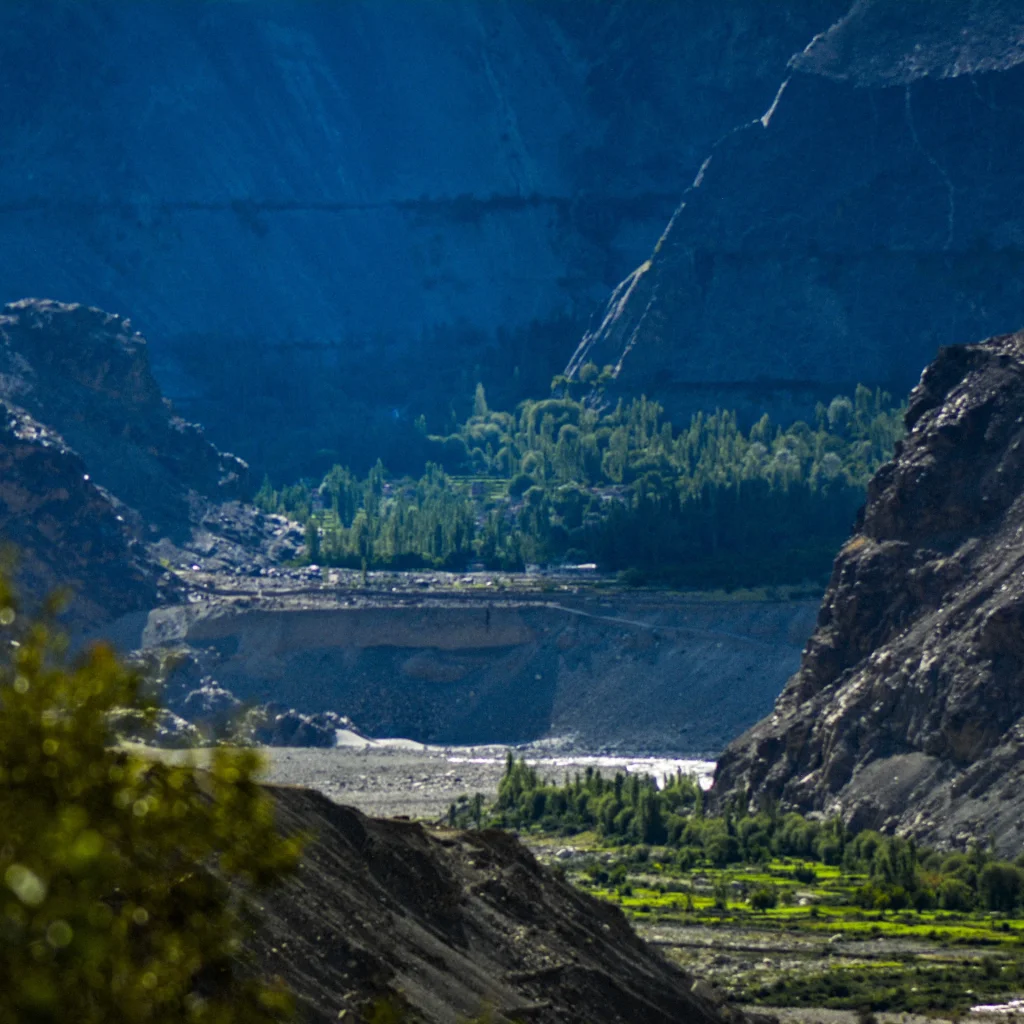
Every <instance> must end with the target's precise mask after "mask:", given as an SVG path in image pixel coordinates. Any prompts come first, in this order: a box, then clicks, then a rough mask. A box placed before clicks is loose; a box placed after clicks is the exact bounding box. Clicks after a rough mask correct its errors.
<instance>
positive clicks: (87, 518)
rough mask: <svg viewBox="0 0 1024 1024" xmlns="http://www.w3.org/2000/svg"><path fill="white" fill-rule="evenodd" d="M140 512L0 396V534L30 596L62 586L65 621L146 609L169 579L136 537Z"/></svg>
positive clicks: (87, 621) (86, 621)
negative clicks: (68, 600)
mask: <svg viewBox="0 0 1024 1024" xmlns="http://www.w3.org/2000/svg"><path fill="white" fill-rule="evenodd" d="M138 527H139V524H138V517H137V516H136V515H135V514H134V513H133V512H132V511H131V510H130V509H129V508H127V507H126V506H125V505H123V504H122V503H121V502H119V501H118V500H117V499H116V498H115V497H114V496H113V495H112V494H110V493H109V491H106V490H104V489H103V488H102V487H99V486H97V484H96V483H95V481H94V480H93V479H92V478H91V475H90V474H89V473H88V472H87V470H86V466H85V464H84V463H83V462H82V460H81V458H79V456H78V455H77V454H76V453H75V452H74V451H72V449H71V448H69V447H68V445H67V444H66V443H65V441H64V439H63V438H62V437H61V436H60V435H59V434H58V433H56V432H55V431H53V430H51V429H49V428H48V427H46V426H44V425H43V424H41V423H39V422H38V421H36V420H35V419H33V418H32V417H31V416H30V415H29V414H28V413H26V412H25V411H24V410H23V409H19V408H17V407H16V406H13V405H8V404H5V403H4V402H0V538H2V539H3V543H4V544H5V545H11V546H13V547H14V549H15V551H16V555H15V557H16V563H15V572H16V576H17V579H18V581H19V584H20V586H21V589H22V592H23V593H24V594H25V596H26V597H27V598H29V600H30V601H31V599H33V598H39V597H42V596H43V595H45V594H49V593H51V592H53V591H54V590H56V589H60V588H66V589H67V590H69V591H70V592H71V594H72V595H73V597H74V602H73V604H72V605H71V606H70V608H69V610H68V613H67V614H68V624H69V625H70V626H71V627H72V628H78V627H81V628H85V627H88V626H90V625H94V624H96V623H98V622H102V621H105V620H107V619H111V618H114V617H116V616H119V615H124V614H126V613H128V612H134V611H140V610H143V609H146V608H150V607H152V606H153V605H155V604H157V603H158V602H159V601H160V600H161V596H162V594H166V593H174V591H175V589H176V588H175V583H174V581H173V580H172V579H170V578H169V577H167V575H166V574H165V573H163V572H162V570H160V568H159V566H154V565H153V564H152V562H151V561H150V559H149V558H148V556H147V554H146V551H145V548H144V546H143V545H142V543H141V542H140V540H139V536H138V533H139V529H138Z"/></svg>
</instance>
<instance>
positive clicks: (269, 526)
mask: <svg viewBox="0 0 1024 1024" xmlns="http://www.w3.org/2000/svg"><path fill="white" fill-rule="evenodd" d="M0 467H2V469H3V472H2V473H0V541H2V543H3V545H12V546H13V547H14V548H15V549H16V558H17V576H18V579H19V582H20V586H21V588H22V590H23V593H24V596H25V597H26V598H27V599H28V600H29V602H30V603H31V602H32V601H35V600H37V599H39V598H41V597H42V596H43V595H45V594H46V593H48V592H50V591H51V590H53V589H54V588H57V587H67V588H70V590H71V591H72V592H73V594H74V595H75V599H74V601H73V602H72V604H71V607H70V609H69V611H68V618H67V620H66V621H67V624H68V625H69V626H70V627H71V628H72V629H73V630H75V631H78V630H79V629H80V628H87V627H96V626H99V625H100V624H102V623H105V622H110V621H111V620H113V619H115V618H118V617H120V616H123V615H125V614H128V613H130V612H146V611H148V610H150V609H151V608H153V607H154V606H155V605H157V604H161V603H164V602H165V601H167V600H168V599H170V598H171V597H172V595H175V594H177V595H179V597H180V594H181V591H182V586H181V584H180V581H178V580H176V579H174V578H173V577H172V576H171V574H169V573H166V572H165V570H164V569H163V568H162V567H161V564H160V563H161V561H163V562H164V564H167V563H168V560H170V561H175V560H177V561H179V562H180V561H181V560H182V559H183V558H190V557H192V551H191V550H189V548H194V549H196V550H201V551H202V552H203V554H204V555H207V556H211V557H212V558H213V561H214V564H221V565H222V564H225V563H227V564H238V563H239V561H245V562H247V563H249V564H251V563H253V562H256V563H262V562H263V561H264V556H265V555H268V554H269V555H271V556H272V555H273V553H274V552H275V551H277V552H278V553H279V555H280V557H282V558H289V557H294V555H295V553H296V552H297V550H298V543H299V540H301V531H298V530H297V528H296V527H294V526H292V527H291V528H290V529H288V528H286V527H285V526H284V524H283V521H280V520H279V519H278V517H274V516H264V515H263V514H262V513H260V512H257V511H256V510H255V509H251V508H248V507H246V506H245V505H244V504H242V503H240V502H239V501H238V500H237V499H238V498H239V497H242V496H244V495H245V494H246V493H247V492H248V489H249V483H248V475H249V474H248V466H247V465H246V464H245V463H244V462H243V461H242V460H241V459H237V458H235V456H233V455H227V454H224V453H222V452H220V451H218V450H217V449H216V448H215V447H214V446H213V445H212V444H210V442H209V441H207V440H206V438H205V436H204V435H203V432H202V430H201V429H200V428H199V427H198V426H196V425H195V424H192V423H186V422H185V421H184V420H183V419H181V418H180V417H178V416H176V415H175V414H174V411H173V409H172V408H171V406H170V404H169V403H168V402H167V401H166V400H165V399H164V398H163V397H162V395H161V394H160V389H159V387H158V386H157V383H156V380H155V379H154V377H153V375H152V373H151V372H150V368H149V362H148V358H147V347H146V341H145V339H144V338H143V337H142V336H141V335H139V334H138V333H136V332H135V331H133V330H132V328H131V324H130V322H129V321H127V320H125V319H123V318H121V317H119V316H115V315H112V314H108V313H104V312H102V311H101V310H98V309H91V308H88V307H85V306H76V305H65V304H62V303H58V302H52V301H48V300H32V299H26V300H22V301H20V302H16V303H12V304H10V305H7V306H2V307H0ZM229 499H233V500H229ZM295 533H299V534H300V537H299V538H298V539H296V538H295V537H294V534H295ZM181 545H184V546H185V549H182V547H180V546H181ZM208 560H209V559H208Z"/></svg>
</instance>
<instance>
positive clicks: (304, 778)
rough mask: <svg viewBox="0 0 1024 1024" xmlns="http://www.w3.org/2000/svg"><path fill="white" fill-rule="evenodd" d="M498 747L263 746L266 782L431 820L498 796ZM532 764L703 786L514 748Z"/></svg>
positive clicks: (658, 761) (558, 773)
mask: <svg viewBox="0 0 1024 1024" xmlns="http://www.w3.org/2000/svg"><path fill="white" fill-rule="evenodd" d="M506 750H507V748H506V747H501V746H488V747H427V746H422V745H419V744H414V743H411V742H410V741H408V740H397V741H377V742H376V743H373V744H372V745H366V746H344V747H328V748H315V747H268V748H265V749H264V751H263V753H264V756H265V757H266V760H267V771H266V775H265V778H266V781H268V782H272V783H275V784H278V785H287V786H305V787H308V788H310V789H316V790H319V791H320V792H321V793H323V794H324V795H325V796H328V797H329V798H330V799H332V800H335V801H337V802H338V803H344V804H350V805H351V806H353V807H358V808H359V809H360V810H361V811H364V812H366V813H367V814H374V815H381V816H384V817H398V816H406V817H409V818H424V819H428V820H436V819H438V818H440V817H441V816H442V815H444V814H445V813H446V812H447V810H448V807H449V806H450V805H451V804H452V802H454V801H456V800H457V799H458V798H459V797H460V796H462V795H463V794H465V795H468V796H472V795H473V794H474V793H483V794H484V796H485V797H487V798H488V799H489V800H490V799H493V798H494V797H495V796H496V795H497V792H498V782H499V781H500V779H501V775H502V772H503V771H504V767H505V756H506ZM514 753H515V755H516V756H517V757H520V756H525V757H526V759H527V760H528V761H531V762H535V763H536V764H537V766H538V770H540V771H541V773H542V774H543V775H544V776H545V777H551V778H555V779H557V780H559V781H561V780H562V778H563V776H564V775H565V773H569V774H570V775H571V774H573V773H574V772H577V771H579V772H583V771H585V770H586V768H587V767H588V766H589V767H594V768H597V769H599V770H601V771H602V772H603V773H605V774H614V772H615V771H623V770H629V771H641V772H650V773H652V774H655V775H663V774H664V773H666V772H671V771H675V770H683V771H687V772H693V773H696V774H699V775H701V776H702V777H703V778H705V779H707V778H708V777H709V775H710V772H711V771H712V770H713V768H714V765H713V763H712V762H709V761H697V760H691V759H670V758H663V757H657V758H655V757H635V758H628V757H613V756H603V755H593V754H582V753H578V752H572V753H562V752H556V751H554V750H552V749H551V748H547V747H545V746H543V745H534V746H531V747H528V748H523V749H516V750H515V751H514Z"/></svg>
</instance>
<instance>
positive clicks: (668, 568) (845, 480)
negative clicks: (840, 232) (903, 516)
mask: <svg viewBox="0 0 1024 1024" xmlns="http://www.w3.org/2000/svg"><path fill="white" fill-rule="evenodd" d="M421 430H422V432H423V434H424V436H425V443H426V444H427V446H428V450H429V451H430V452H431V455H432V459H433V461H432V462H431V463H430V464H428V466H427V468H426V471H425V473H424V475H423V476H422V477H421V478H420V479H419V480H412V479H408V478H406V479H401V480H392V479H389V477H388V475H387V473H386V472H385V469H384V467H383V466H382V465H381V464H380V463H379V462H378V463H377V465H376V466H375V467H374V468H373V469H372V470H371V471H370V473H369V474H368V476H367V477H366V478H364V479H357V478H356V477H355V476H353V474H352V473H351V472H349V471H348V470H347V469H344V468H342V467H340V466H336V467H334V469H332V470H331V471H330V472H329V473H328V474H327V476H326V477H325V478H324V479H323V481H322V482H321V483H320V484H319V485H316V486H313V485H311V484H309V483H308V482H300V483H298V484H296V485H293V486H290V487H285V488H284V489H282V490H280V491H277V490H275V489H274V488H273V487H272V486H271V485H270V483H269V481H267V482H265V483H264V487H263V488H262V490H261V491H260V493H259V495H258V497H257V502H258V504H260V506H261V507H263V508H264V509H266V510H268V511H275V512H284V513H286V514H288V515H291V516H294V517H296V518H298V519H299V520H300V521H303V522H307V523H311V524H312V526H311V527H309V530H308V541H309V545H308V547H309V551H310V555H311V557H315V558H316V559H317V560H318V561H320V562H322V563H325V564H332V565H345V566H350V567H359V566H360V565H368V566H370V567H392V568H414V567H422V566H433V567H447V568H461V567H464V566H465V565H467V564H468V563H469V562H472V561H481V562H483V563H484V564H485V565H486V566H487V567H489V568H494V569H521V568H522V567H523V566H524V565H526V564H529V563H537V564H548V563H559V562H596V563H597V564H598V565H599V566H600V567H601V568H603V569H606V570H611V571H621V570H630V571H631V572H632V573H633V574H634V576H636V577H637V578H638V579H640V578H648V579H653V580H657V579H666V580H670V581H673V582H684V583H689V584H692V585H706V584H711V585H739V584H756V583H762V584H763V583H786V582H799V581H801V580H806V579H819V578H820V577H821V576H822V575H823V574H824V573H825V572H827V570H828V567H829V566H830V564H831V561H832V558H833V557H834V554H835V551H836V550H837V549H838V547H839V546H840V544H841V543H842V542H843V540H844V539H845V538H846V536H847V535H848V532H849V529H850V526H851V523H852V521H853V518H854V515H855V513H856V510H857V508H858V507H859V505H860V504H861V503H862V502H863V498H864V489H865V487H866V484H867V481H868V479H869V478H870V477H871V475H872V474H873V473H874V472H875V470H876V469H877V468H878V467H879V466H880V465H881V464H882V463H883V462H884V461H885V460H887V459H888V458H889V457H890V456H891V454H892V451H893V447H894V445H895V443H896V441H897V440H898V438H899V437H900V435H901V432H902V410H901V409H900V408H897V407H894V406H893V405H892V403H891V400H890V398H889V396H888V395H887V394H885V393H883V392H880V391H875V392H872V391H870V390H869V389H868V388H865V387H859V388H858V389H857V391H856V394H855V395H854V397H853V398H852V399H850V398H846V397H837V398H835V399H833V401H832V402H831V403H830V404H829V405H828V406H824V405H819V406H818V409H817V413H816V416H815V421H814V424H813V426H812V425H810V424H807V423H804V422H802V421H801V422H797V423H794V424H792V425H791V426H789V427H788V428H782V427H780V426H777V425H775V424H773V423H772V422H771V421H770V420H769V418H768V417H767V416H764V417H762V419H760V420H759V421H758V422H757V423H756V424H754V426H753V427H752V428H751V429H750V430H749V431H747V432H744V431H743V430H742V429H741V428H740V426H739V425H738V422H737V417H736V415H735V414H734V413H731V412H715V413H712V414H710V415H705V414H703V413H698V414H697V415H696V416H694V417H693V418H692V419H691V421H690V423H689V425H688V426H687V427H686V428H684V429H682V430H677V429H676V428H675V427H674V426H673V425H672V424H671V423H669V422H667V421H665V420H664V419H663V410H662V408H661V406H659V405H658V404H657V403H656V402H651V401H648V400H647V399H645V398H640V399H637V400H635V401H632V402H630V403H628V404H624V403H622V402H620V403H618V404H617V405H616V406H615V407H614V408H612V409H602V408H599V407H595V405H594V404H593V403H592V402H587V401H578V400H576V399H574V398H572V397H571V396H570V395H568V394H567V393H565V392H564V391H563V393H562V394H560V395H558V396H556V397H552V398H548V399H545V400H542V401H527V402H523V403H521V404H520V406H519V408H518V409H517V411H516V412H515V413H509V412H494V411H492V410H490V409H489V407H488V405H487V398H486V395H485V394H484V391H483V388H482V387H478V388H477V393H476V399H475V402H474V413H473V415H472V416H471V417H470V418H469V419H468V420H467V421H466V422H465V423H464V424H462V425H461V426H457V427H456V428H455V429H454V430H453V431H452V432H451V433H450V434H448V435H445V436H440V435H429V436H427V435H426V428H425V426H424V425H423V424H421Z"/></svg>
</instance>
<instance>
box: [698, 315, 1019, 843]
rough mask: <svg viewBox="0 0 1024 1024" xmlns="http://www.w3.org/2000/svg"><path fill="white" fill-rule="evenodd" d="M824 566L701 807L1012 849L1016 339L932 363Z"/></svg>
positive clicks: (1015, 804)
mask: <svg viewBox="0 0 1024 1024" xmlns="http://www.w3.org/2000/svg"><path fill="white" fill-rule="evenodd" d="M907 428H908V435H907V437H906V440H905V441H904V442H903V444H902V446H901V448H900V449H899V450H898V452H897V455H896V458H895V459H894V461H893V462H891V463H889V464H887V465H886V466H885V467H883V469H882V470H880V471H879V473H878V474H877V475H876V477H875V478H874V480H873V481H872V483H871V485H870V488H869V493H868V500H867V505H866V507H865V509H864V511H863V514H862V516H861V519H860V521H859V523H858V526H857V528H856V532H855V533H854V535H853V537H852V538H851V539H850V541H849V542H848V543H847V544H846V545H845V546H844V547H843V549H842V551H841V552H840V553H839V556H838V558H837V559H836V563H835V568H834V571H833V575H832V580H831V583H830V585H829V588H828V590H827V592H826V594H825V598H824V601H823V604H822V606H821V609H820V612H819V615H818V626H817V629H816V631H815V633H814V635H813V636H812V637H811V640H810V641H809V643H808V645H807V647H806V649H805V651H804V654H803V659H802V665H801V668H800V670H799V671H798V672H797V673H796V675H794V676H793V677H792V679H790V681H789V682H788V683H787V685H786V687H785V689H784V691H783V692H782V694H781V696H780V697H779V699H778V701H777V702H776V705H775V708H774V710H773V712H772V713H771V714H770V715H769V716H768V717H766V718H765V719H763V720H762V721H761V722H759V723H758V724H757V725H755V726H754V727H753V728H752V729H750V730H749V731H748V732H747V733H745V734H744V735H743V736H741V737H740V738H739V739H737V740H735V741H734V742H733V743H732V744H730V746H729V747H728V748H727V750H726V751H725V753H724V754H723V755H722V758H721V759H720V761H719V766H718V771H717V775H716V779H715V786H714V792H715V793H716V794H717V795H718V799H719V800H724V799H725V798H726V797H727V796H729V795H730V794H741V795H745V796H746V797H748V798H749V799H751V800H753V801H755V802H764V801H765V800H778V801H781V802H782V804H783V805H785V806H791V807H796V808H798V809H800V810H803V811H822V812H825V813H827V814H832V813H840V814H842V815H843V817H844V818H846V819H847V820H848V821H850V822H851V823H852V824H854V825H855V826H857V827H875V828H883V829H886V830H889V831H892V830H896V831H898V832H901V833H907V834H910V835H914V836H918V837H921V838H924V839H927V840H928V841H929V842H945V843H958V842H959V843H962V842H964V841H966V840H967V839H969V838H972V837H974V838H976V837H984V836H992V837H993V838H994V841H995V843H996V846H997V848H998V849H1000V850H1003V851H1007V852H1009V851H1013V850H1017V849H1019V848H1020V844H1021V838H1022V834H1021V819H1022V814H1021V812H1022V796H1021V794H1022V792H1024V789H1022V779H1024V689H1022V688H1021V685H1020V680H1021V675H1022V671H1024V333H1018V334H1012V335H1006V336H1002V337H997V338H993V339H991V340H990V341H986V342H984V343H982V344H977V345H968V346H964V347H954V348H948V349H944V350H943V351H942V352H941V354H940V355H939V357H938V359H936V360H935V362H934V363H933V364H932V365H931V366H929V367H928V369H927V370H926V371H925V373H924V375H923V377H922V379H921V382H920V384H919V385H918V386H917V387H916V388H915V389H914V391H913V392H912V393H911V397H910V406H909V410H908V412H907Z"/></svg>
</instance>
